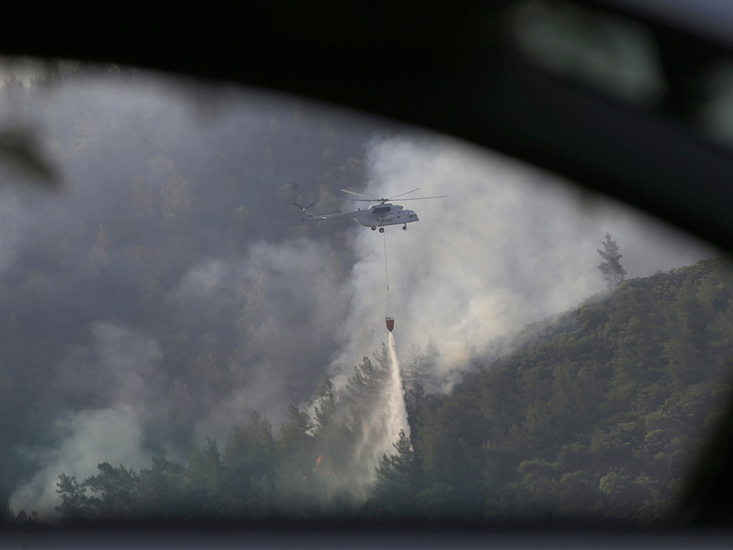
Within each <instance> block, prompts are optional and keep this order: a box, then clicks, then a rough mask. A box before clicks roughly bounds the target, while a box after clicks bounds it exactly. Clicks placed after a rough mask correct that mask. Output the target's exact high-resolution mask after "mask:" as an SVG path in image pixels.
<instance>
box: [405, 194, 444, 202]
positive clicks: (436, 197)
mask: <svg viewBox="0 0 733 550" xmlns="http://www.w3.org/2000/svg"><path fill="white" fill-rule="evenodd" d="M447 196H448V195H435V196H434V197H414V198H412V199H402V200H401V201H400V202H402V201H422V200H425V199H444V198H446V197H447Z"/></svg>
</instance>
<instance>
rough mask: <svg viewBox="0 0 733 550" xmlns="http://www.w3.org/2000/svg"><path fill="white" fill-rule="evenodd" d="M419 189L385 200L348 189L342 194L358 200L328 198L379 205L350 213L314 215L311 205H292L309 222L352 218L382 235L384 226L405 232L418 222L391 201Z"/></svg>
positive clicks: (440, 197)
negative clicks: (394, 226)
mask: <svg viewBox="0 0 733 550" xmlns="http://www.w3.org/2000/svg"><path fill="white" fill-rule="evenodd" d="M419 190H420V188H419V187H418V188H416V189H413V190H412V191H407V192H406V193H400V194H399V195H395V196H393V197H387V198H384V197H383V198H377V197H367V196H366V195H362V194H361V193H355V192H354V191H349V190H348V189H341V191H343V192H344V193H349V194H350V195H356V196H357V197H360V198H358V199H353V198H348V197H345V198H343V199H331V197H328V198H329V199H331V200H347V201H362V202H377V203H379V204H374V205H372V206H370V207H369V208H367V209H366V210H362V209H361V208H360V209H358V210H353V211H351V212H343V213H341V212H337V213H335V214H323V215H320V216H318V215H315V214H313V213H312V212H310V210H308V209H309V208H310V207H311V206H313V204H315V203H313V204H310V205H308V206H305V207H303V206H301V205H299V204H298V203H297V202H294V203H293V204H294V205H295V206H297V207H298V208H300V209H301V210H302V213H303V216H308V219H309V220H317V221H326V220H335V219H338V218H352V219H354V220H356V221H357V222H358V223H360V224H361V225H363V226H364V227H370V228H371V230H372V231H376V230H377V228H379V232H380V233H384V228H385V226H388V225H402V229H404V230H407V224H408V223H412V222H417V221H420V218H418V217H417V213H416V212H415V211H414V210H408V209H406V208H403V207H402V206H401V205H399V204H392V203H391V202H389V201H391V200H394V199H396V198H398V197H404V196H405V195H409V194H410V193H414V192H415V191H419ZM445 197H447V195H437V196H434V197H413V198H409V199H402V200H404V201H417V200H425V199H442V198H445Z"/></svg>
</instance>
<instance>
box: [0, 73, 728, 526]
mask: <svg viewBox="0 0 733 550" xmlns="http://www.w3.org/2000/svg"><path fill="white" fill-rule="evenodd" d="M0 124H1V126H0V130H2V133H1V134H0V152H2V158H3V160H2V165H1V166H0V169H2V171H3V185H2V187H0V212H2V215H1V216H0V224H2V231H0V286H1V288H2V292H1V293H0V335H2V339H1V341H2V342H3V344H2V345H3V354H2V357H3V359H2V361H1V362H0V395H2V399H1V400H0V443H1V444H0V452H1V453H2V456H1V457H0V458H1V460H0V465H1V466H0V467H1V468H2V469H1V473H2V478H1V479H2V483H3V485H2V491H3V493H2V494H3V498H4V503H6V506H7V509H8V511H7V513H6V521H9V522H11V523H13V524H15V525H28V524H36V525H37V524H39V522H41V523H43V524H52V525H62V526H63V525H80V524H84V525H87V524H94V522H100V521H107V522H109V521H120V522H124V521H129V520H139V519H141V518H142V519H145V518H158V519H160V518H165V519H168V520H170V521H176V520H180V519H186V520H187V521H188V520H191V519H194V520H201V521H217V522H224V523H227V522H229V523H234V524H236V523H237V522H242V521H249V520H257V519H262V518H273V517H283V516H285V517H288V518H292V519H294V520H305V521H308V520H311V519H318V518H359V519H365V520H367V521H371V520H374V521H391V520H394V519H404V518H407V519H415V518H418V519H420V520H428V521H431V522H435V521H441V520H445V521H451V520H454V519H456V518H457V519H460V520H465V521H471V522H476V523H479V524H486V523H491V522H504V521H507V519H511V518H520V519H521V518H547V517H586V518H594V519H614V518H623V519H627V520H628V519H631V520H632V521H638V522H641V523H644V522H650V521H651V522H653V521H658V520H660V519H663V518H664V517H665V514H667V513H668V512H669V510H670V509H671V506H672V505H673V503H674V498H675V496H676V494H677V492H678V490H679V488H680V486H681V482H682V479H683V476H684V473H685V468H686V467H687V465H688V463H689V460H690V459H691V458H692V457H694V453H695V451H696V449H697V448H698V447H699V444H700V441H702V439H703V438H704V437H705V436H706V434H708V433H709V430H710V429H711V427H712V426H713V425H714V422H715V419H716V416H717V415H718V414H719V400H720V397H721V396H723V395H725V394H726V392H727V389H728V387H727V385H725V384H723V383H722V382H721V379H722V377H723V376H724V375H725V374H726V373H727V372H728V370H729V364H728V363H729V357H730V351H731V346H733V343H731V340H730V337H729V334H730V329H731V327H732V326H733V307H731V303H732V302H731V297H732V296H733V279H732V278H731V276H730V274H729V271H728V269H727V266H726V264H725V262H724V261H723V260H722V259H720V258H718V257H717V256H716V254H715V252H714V251H713V250H712V249H711V248H710V247H709V246H707V245H705V244H704V243H701V242H699V241H697V240H694V239H692V238H690V237H687V236H685V235H683V234H681V233H679V232H677V231H674V230H672V229H671V228H669V227H667V226H664V225H662V224H660V223H659V222H657V221H655V220H652V219H650V218H648V217H646V216H645V215H643V214H641V213H639V212H637V211H635V210H633V209H631V208H629V207H625V206H622V205H619V204H617V203H615V202H612V201H611V200H608V199H606V198H603V197H596V196H589V195H588V194H585V193H581V192H579V191H578V190H577V189H576V188H574V187H573V186H572V185H570V184H569V183H567V182H564V181H561V180H560V179H559V178H557V177H555V176H552V175H549V174H547V173H543V172H541V171H539V170H537V169H535V168H533V167H531V166H527V165H523V164H520V163H518V162H516V161H513V160H511V159H507V158H505V157H502V156H499V155H496V154H493V153H491V152H488V151H486V150H482V149H478V148H476V147H474V146H471V145H469V144H466V143H463V142H459V141H457V140H454V139H450V138H447V137H444V136H440V135H436V134H431V133H428V132H425V131H423V130H419V129H415V128H409V127H403V126H399V125H397V124H395V123H389V122H385V121H382V120H375V119H369V118H364V117H361V116H357V115H355V114H353V113H348V112H345V111H342V110H339V109H336V108H332V107H327V106H323V105H318V104H310V103H307V102H305V101H303V100H301V99H298V98H293V97H286V96H273V95H265V94H263V93H260V92H255V91H252V90H246V89H240V88H233V87H225V86H223V87H213V86H203V85H201V84H192V83H184V82H181V81H173V80H171V79H168V78H166V77H163V76H161V75H156V74H150V73H147V72H143V71H137V70H132V69H121V68H119V67H102V68H96V69H89V68H83V67H79V66H75V65H63V66H60V67H57V68H56V69H54V70H52V71H47V72H42V73H39V74H36V75H35V77H34V78H31V77H26V78H24V79H17V78H10V77H8V78H7V79H6V81H5V84H4V86H3V87H2V89H0ZM342 190H347V191H350V192H351V193H344V192H342ZM411 190H413V191H414V192H413V191H411ZM354 193H357V194H359V195H361V196H362V198H361V199H357V197H356V196H355V195H354ZM398 195H399V196H400V197H399V198H395V199H394V201H393V202H394V203H395V204H400V203H402V202H403V201H404V202H405V205H404V206H405V208H408V207H409V208H410V209H411V210H414V211H415V213H416V214H418V215H419V223H418V220H417V219H410V218H408V217H407V216H402V217H400V218H399V219H397V220H395V221H394V224H395V225H385V226H379V229H380V232H379V233H378V232H374V231H371V230H370V227H368V225H369V222H367V221H365V222H364V223H354V221H356V222H360V219H359V214H358V212H360V211H363V215H364V216H368V215H370V214H371V213H370V212H369V210H368V208H369V206H370V205H369V202H370V201H372V199H373V203H374V204H379V201H380V200H383V199H385V198H386V199H388V200H390V199H389V197H396V196H398ZM443 195H445V197H442V196H443ZM365 197H366V198H365ZM430 197H434V198H430ZM348 199H352V200H362V201H366V202H358V203H354V202H351V201H349V200H348ZM407 201H414V202H407ZM294 203H295V205H294ZM364 205H366V206H364ZM389 208H390V207H388V206H386V207H378V208H374V209H373V212H374V213H380V212H383V211H384V212H386V211H388V210H389ZM354 211H356V212H357V217H356V218H354V219H350V217H339V216H333V217H331V218H327V219H324V220H323V221H317V219H314V220H311V217H314V216H315V217H318V216H322V215H328V214H338V213H343V212H350V213H353V212H354ZM403 212H404V211H403ZM351 217H353V216H351ZM411 218H415V216H411ZM365 219H366V218H365ZM408 222H409V225H408ZM413 222H415V223H413ZM390 223H392V222H390ZM365 225H366V227H365ZM371 229H375V230H376V229H377V226H372V227H371ZM380 233H381V234H380ZM219 524H221V523H217V525H219Z"/></svg>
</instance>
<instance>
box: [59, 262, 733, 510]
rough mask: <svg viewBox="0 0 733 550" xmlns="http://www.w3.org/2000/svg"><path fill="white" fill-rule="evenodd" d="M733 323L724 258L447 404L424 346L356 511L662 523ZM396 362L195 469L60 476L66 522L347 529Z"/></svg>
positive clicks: (433, 353) (703, 420) (532, 343)
mask: <svg viewBox="0 0 733 550" xmlns="http://www.w3.org/2000/svg"><path fill="white" fill-rule="evenodd" d="M732 311H733V279H732V278H731V276H730V274H729V272H728V270H727V267H726V266H725V264H724V263H723V262H722V260H719V259H713V260H707V261H704V262H701V263H699V264H696V265H694V266H691V267H688V268H683V269H678V270H675V271H673V272H671V273H660V274H657V275H655V276H653V277H649V278H647V279H641V280H639V279H634V280H631V281H627V282H625V283H623V284H621V285H620V286H619V287H618V288H616V289H615V290H613V291H612V292H611V293H609V294H603V295H599V296H596V297H594V298H592V299H591V300H589V301H587V302H586V303H584V304H582V305H581V306H579V307H578V308H577V309H576V310H574V311H571V312H568V313H566V314H564V315H562V316H560V317H558V318H556V319H553V320H549V321H547V322H546V323H545V324H544V329H542V330H538V327H537V326H535V327H532V329H531V330H532V331H533V334H534V337H533V338H524V335H522V334H519V335H518V336H517V338H518V340H520V341H522V342H524V343H523V344H522V345H521V346H520V347H519V348H517V349H516V350H515V351H514V352H512V353H510V354H509V355H507V356H505V357H503V358H501V359H499V360H497V361H496V362H494V363H493V364H490V365H487V366H486V368H483V369H481V370H480V371H479V372H477V373H475V374H473V375H470V376H467V377H466V378H465V380H463V381H462V382H461V383H460V384H458V385H457V386H455V387H454V389H453V391H452V393H451V394H450V395H432V394H426V393H425V392H424V390H423V389H422V387H421V383H420V380H422V377H423V376H424V373H423V374H420V372H421V371H420V369H419V368H418V367H419V365H420V364H421V362H425V361H429V362H430V361H435V360H438V358H439V353H438V352H437V350H435V349H431V350H429V351H428V352H427V353H426V354H423V353H421V352H419V351H415V350H413V353H412V358H411V360H410V361H408V362H407V367H406V371H407V372H408V373H411V374H408V376H407V379H408V382H409V384H410V385H412V386H413V387H412V388H411V389H410V390H409V391H408V392H407V404H408V411H409V414H410V428H411V433H410V436H409V437H408V436H407V435H406V433H405V432H404V431H402V432H401V433H400V435H399V438H398V440H397V441H395V442H394V445H393V448H394V450H393V452H392V453H390V454H385V455H384V456H383V457H382V459H381V462H380V463H379V465H378V466H377V467H376V477H375V479H376V481H375V483H374V484H373V486H372V487H371V493H370V495H369V496H368V498H367V499H366V500H365V501H364V500H361V501H360V502H359V500H358V498H357V497H354V496H353V494H352V496H351V497H350V498H351V501H350V502H351V504H350V505H346V509H348V508H349V506H356V505H359V504H360V506H359V507H358V514H359V515H360V517H364V518H367V519H371V520H375V521H392V520H396V521H401V520H415V519H422V520H426V521H431V522H434V521H454V520H456V519H460V520H464V521H465V520H467V521H472V522H477V523H482V522H505V521H508V520H510V519H512V518H546V517H572V518H578V517H585V518H593V519H613V518H624V519H631V520H633V521H636V522H641V523H649V522H654V521H658V520H660V519H663V518H664V517H665V514H666V513H668V511H669V510H670V509H671V507H672V506H673V503H674V499H675V496H676V494H677V492H678V491H679V489H680V487H681V484H682V482H683V479H684V475H685V471H686V469H687V468H688V467H689V465H690V461H691V460H692V459H693V458H694V455H695V451H696V449H698V448H699V446H700V443H701V441H702V440H703V439H704V438H705V436H706V434H707V433H709V430H710V429H711V427H713V426H714V424H715V419H716V418H717V415H718V414H720V407H721V398H723V397H725V396H727V395H728V392H729V386H728V384H727V383H725V381H724V380H723V378H724V376H725V375H727V374H728V373H727V369H728V368H729V367H730V361H731V359H730V357H731V356H733V353H732V352H733V339H731V336H730V334H731V332H730V327H731V324H732V321H731V319H733V313H731V312H732ZM528 330H529V329H528ZM431 347H434V345H432V344H431ZM387 361H388V360H387V356H386V349H383V350H382V351H381V353H378V354H375V357H374V359H373V360H372V359H369V358H364V360H363V361H362V363H360V364H359V365H357V366H356V368H355V369H354V372H353V375H352V376H351V377H350V378H349V381H348V383H347V384H346V386H345V389H344V391H341V392H338V391H336V389H335V388H334V385H333V381H332V379H331V378H328V377H324V378H322V380H321V382H320V383H319V386H318V388H317V390H316V392H315V397H314V401H313V404H312V407H311V408H310V409H309V410H310V411H311V412H310V413H309V412H307V411H306V410H300V409H298V408H297V407H294V406H290V407H289V408H288V414H289V416H288V420H287V421H286V422H284V423H283V425H282V426H281V427H280V430H279V434H278V435H277V436H273V433H272V429H271V427H270V424H269V423H268V421H267V419H266V418H261V417H260V416H258V415H257V414H253V415H252V416H251V418H250V421H249V423H248V424H247V425H246V426H244V427H237V426H235V427H233V429H232V431H231V433H230V436H229V438H228V440H227V442H226V445H225V448H224V451H223V453H220V452H219V450H218V446H217V443H216V441H214V440H212V439H209V440H207V442H206V445H204V446H203V447H202V448H195V449H193V451H192V453H191V456H190V458H189V462H188V464H187V465H182V464H178V463H176V462H171V461H169V460H166V459H165V458H163V457H156V458H153V466H152V468H151V469H150V470H142V471H141V472H140V473H139V474H136V473H134V472H132V471H131V470H127V469H125V468H124V467H123V466H120V467H118V468H113V467H111V466H110V465H109V464H107V463H103V464H100V465H99V474H97V475H96V476H92V477H90V478H89V479H87V480H85V481H83V482H82V483H79V482H77V481H76V479H74V478H73V477H69V476H67V475H65V474H62V475H61V476H60V478H59V482H58V487H59V489H58V493H59V495H60V498H61V505H60V506H59V507H58V508H57V509H58V510H59V512H60V513H61V515H62V517H63V518H64V519H65V520H69V521H78V519H79V518H82V517H86V518H100V517H106V518H126V517H131V515H137V516H138V517H146V516H158V517H160V516H164V517H190V518H202V517H217V518H222V517H224V518H230V520H232V521H234V520H237V519H244V518H258V517H263V516H264V517H273V516H276V517H277V516H288V517H291V518H319V517H324V516H333V515H335V516H337V517H341V516H343V514H344V513H345V508H344V506H345V503H346V502H348V499H347V500H346V501H345V500H344V498H346V497H345V496H344V495H345V494H344V493H343V492H341V493H339V487H341V488H342V489H343V487H344V486H346V485H348V483H349V479H348V478H349V476H350V475H352V476H353V475H355V472H358V471H359V470H358V468H359V467H363V465H361V464H360V462H359V456H358V452H357V449H358V448H359V447H358V445H359V444H363V439H364V437H365V432H364V429H365V428H364V427H365V425H366V424H365V423H367V422H368V421H369V411H370V407H373V406H375V405H376V404H378V403H379V400H378V399H377V396H378V395H379V393H380V391H383V386H382V385H381V382H380V381H382V380H383V379H384V377H385V373H386V369H387ZM87 491H88V492H89V494H87ZM354 499H356V500H354Z"/></svg>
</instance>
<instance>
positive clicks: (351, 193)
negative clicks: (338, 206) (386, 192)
mask: <svg viewBox="0 0 733 550" xmlns="http://www.w3.org/2000/svg"><path fill="white" fill-rule="evenodd" d="M341 191H343V192H344V193H349V194H350V195H356V196H357V197H364V198H365V199H369V200H370V201H381V200H382V199H377V198H374V197H368V196H367V195H362V194H361V193H354V192H353V191H349V190H348V189H342V190H341ZM351 200H355V199H351Z"/></svg>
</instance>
